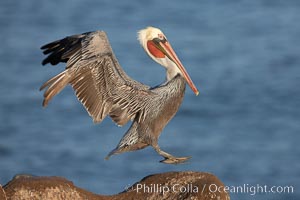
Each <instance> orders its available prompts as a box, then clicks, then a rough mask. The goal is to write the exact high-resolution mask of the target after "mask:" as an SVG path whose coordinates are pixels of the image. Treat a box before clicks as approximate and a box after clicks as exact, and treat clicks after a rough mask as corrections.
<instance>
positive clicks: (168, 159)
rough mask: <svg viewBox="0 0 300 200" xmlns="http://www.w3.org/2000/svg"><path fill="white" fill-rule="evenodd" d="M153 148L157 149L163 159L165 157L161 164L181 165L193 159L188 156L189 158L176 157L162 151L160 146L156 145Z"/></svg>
mask: <svg viewBox="0 0 300 200" xmlns="http://www.w3.org/2000/svg"><path fill="white" fill-rule="evenodd" d="M153 148H154V149H155V151H156V152H157V153H158V154H159V155H161V156H162V157H164V158H165V159H164V160H161V161H160V162H163V163H166V164H179V163H184V162H185V161H187V160H188V159H190V158H191V156H187V157H175V156H173V155H171V154H169V153H167V152H165V151H163V150H161V149H160V148H159V146H158V145H154V146H153Z"/></svg>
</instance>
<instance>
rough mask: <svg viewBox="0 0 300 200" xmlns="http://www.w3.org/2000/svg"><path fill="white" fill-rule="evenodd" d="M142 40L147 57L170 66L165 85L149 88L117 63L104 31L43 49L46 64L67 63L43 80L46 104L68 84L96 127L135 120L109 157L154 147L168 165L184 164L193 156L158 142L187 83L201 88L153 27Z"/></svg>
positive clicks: (71, 37)
mask: <svg viewBox="0 0 300 200" xmlns="http://www.w3.org/2000/svg"><path fill="white" fill-rule="evenodd" d="M138 40H139V42H140V43H141V45H142V46H143V48H144V50H145V51H146V52H147V54H148V55H149V56H150V57H151V58H152V59H153V60H155V61H156V62H157V63H159V64H161V65H162V66H164V67H165V68H166V72H167V74H166V76H167V77H166V81H165V82H164V83H163V84H161V85H159V86H156V87H149V86H146V85H143V84H142V83H139V82H137V81H135V80H133V79H131V78H130V77H129V76H128V75H127V74H126V73H125V72H124V71H123V69H122V68H121V66H120V65H119V63H118V61H117V59H116V57H115V55H114V53H113V51H112V49H111V46H110V44H109V41H108V39H107V36H106V34H105V32H103V31H95V32H87V33H83V34H78V35H73V36H69V37H66V38H64V39H61V40H57V41H54V42H51V43H49V44H46V45H44V46H43V47H41V49H43V50H44V51H43V53H44V54H49V55H48V57H47V58H46V59H44V60H43V62H42V64H43V65H45V64H47V63H51V64H52V65H56V64H58V63H59V62H66V63H67V64H66V69H65V70H64V71H63V72H61V73H60V74H58V75H56V76H54V77H53V78H51V79H50V80H48V81H47V82H45V83H44V84H43V85H42V86H41V88H40V90H43V89H44V88H47V89H46V91H45V93H44V101H43V106H47V104H48V102H49V101H50V100H51V99H52V97H54V96H55V95H56V94H58V93H59V92H60V91H61V90H62V89H63V88H64V87H65V86H66V85H68V84H70V85H71V86H72V87H73V89H74V90H75V94H76V96H77V98H78V99H79V101H80V102H81V103H82V104H83V106H84V107H85V109H86V110H87V112H88V113H89V115H90V116H91V117H92V118H93V121H94V122H95V123H99V122H101V121H102V120H103V119H104V118H105V117H106V116H107V115H109V116H110V117H111V118H112V120H113V121H114V122H115V123H116V124H117V125H119V126H122V125H124V124H126V123H127V122H128V121H129V120H131V121H133V122H132V124H131V127H130V128H129V130H128V131H127V132H126V133H125V134H124V136H123V138H122V139H121V141H120V142H119V144H118V145H117V147H116V148H115V149H114V150H112V151H111V152H110V153H109V154H108V156H107V157H106V159H108V158H109V157H110V156H111V155H113V154H119V153H123V152H127V151H135V150H139V149H143V148H145V147H147V146H149V145H150V146H152V147H153V148H154V149H155V150H156V152H157V153H158V154H160V155H161V156H163V157H164V158H165V159H164V160H162V161H161V162H164V163H172V164H174V163H181V162H184V161H186V160H187V159H189V158H190V157H174V156H172V155H170V154H168V153H166V152H164V151H162V150H161V149H160V147H159V146H158V138H159V135H160V133H161V131H162V130H163V128H164V127H165V126H166V124H167V123H168V122H169V121H170V120H171V118H173V116H174V115H175V113H176V112H177V110H178V108H179V106H180V104H181V102H182V100H183V96H184V92H185V84H186V83H188V84H189V86H190V87H191V89H192V90H193V92H194V93H195V94H196V95H198V93H199V92H198V90H197V88H196V87H195V85H194V84H193V82H192V80H191V78H190V76H189V75H188V73H187V71H186V70H185V68H184V67H183V65H182V64H181V62H180V60H179V59H178V57H177V55H176V54H175V52H174V50H173V49H172V47H171V45H170V43H169V41H168V40H167V37H166V36H165V34H163V32H162V31H161V30H159V29H157V28H154V27H148V28H146V29H143V30H140V31H139V32H138Z"/></svg>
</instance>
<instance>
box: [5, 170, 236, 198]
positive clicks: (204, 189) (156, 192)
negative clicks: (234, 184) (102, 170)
mask: <svg viewBox="0 0 300 200" xmlns="http://www.w3.org/2000/svg"><path fill="white" fill-rule="evenodd" d="M210 185H213V186H214V187H213V188H214V189H215V188H216V187H220V186H221V187H222V186H224V185H223V183H222V182H221V181H220V180H219V179H218V178H217V177H216V176H214V175H212V174H209V173H204V172H190V171H189V172H167V173H162V174H154V175H150V176H147V177H145V178H143V179H142V180H141V181H139V182H137V183H135V184H134V185H132V186H130V187H129V188H128V189H127V190H125V191H123V192H121V193H119V194H116V195H111V196H104V195H97V194H93V193H91V192H89V191H86V190H83V189H81V188H78V187H76V186H75V185H74V184H73V183H72V182H71V181H69V180H67V179H64V178H60V177H35V176H30V175H18V176H15V177H14V178H13V179H12V180H11V181H10V182H9V183H7V184H6V185H5V186H4V187H3V189H4V191H5V193H3V191H2V190H1V189H2V188H0V200H2V199H6V197H7V199H9V200H15V199H24V200H27V199H28V200H29V199H30V200H35V199H44V200H47V199H51V200H56V199H57V200H62V199H63V200H68V199H72V200H73V199H76V200H81V199H89V200H102V199H104V200H110V199H111V200H120V199H126V200H127V199H149V200H150V199H198V200H208V199H209V200H213V199H215V200H229V199H230V198H229V194H227V193H226V192H222V191H220V192H218V191H217V192H214V191H209V186H210ZM1 192H2V193H1ZM5 194H6V197H5ZM1 195H2V196H1Z"/></svg>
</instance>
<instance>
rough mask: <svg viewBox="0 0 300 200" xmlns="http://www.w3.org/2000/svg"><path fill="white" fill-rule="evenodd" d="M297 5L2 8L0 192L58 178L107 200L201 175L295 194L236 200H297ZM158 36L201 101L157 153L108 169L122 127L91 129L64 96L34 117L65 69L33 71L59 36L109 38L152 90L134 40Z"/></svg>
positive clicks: (126, 158) (190, 97)
mask: <svg viewBox="0 0 300 200" xmlns="http://www.w3.org/2000/svg"><path fill="white" fill-rule="evenodd" d="M299 22H300V1H298V0H288V1H285V0H282V1H280V0H272V1H269V0H253V1H246V0H240V1H237V0H226V1H221V0H216V1H179V0H174V1H158V0H155V1H137V0H136V1H130V3H129V1H110V0H107V1H102V0H87V1H79V0H74V1H58V0H53V1H40V0H26V1H16V0H10V1H1V2H0V27H1V28H0V39H1V47H0V94H1V97H0V184H2V185H3V184H5V183H6V182H7V181H9V180H10V179H11V178H12V177H13V176H14V175H15V174H20V173H26V174H34V175H38V176H64V177H66V178H68V179H69V180H71V181H73V182H74V183H75V184H76V185H78V186H80V187H82V188H85V189H88V190H91V191H92V192H96V193H102V194H114V193H117V192H120V191H122V190H124V188H125V187H126V186H128V185H130V184H133V183H134V182H136V181H138V180H140V179H141V178H143V177H144V176H146V175H149V174H153V173H161V172H167V171H181V170H193V171H206V172H210V173H213V174H215V175H216V176H218V177H219V178H220V179H221V180H222V181H223V182H224V184H225V185H227V186H243V185H244V184H249V186H251V185H257V184H259V185H267V186H268V187H271V186H273V185H275V186H293V187H294V192H293V193H290V194H288V193H280V194H278V193H277V194H271V193H262V194H256V195H250V194H249V193H248V194H231V196H232V199H244V200H247V199H280V200H282V199H289V200H291V199H300V192H299V190H300V181H299V180H300V161H299V160H300V147H299V146H300V145H299V142H300V123H299V121H300V25H299ZM149 25H152V26H156V27H159V28H161V29H162V30H163V31H164V33H165V34H166V35H167V37H168V39H169V41H170V42H171V44H172V46H173V47H174V49H175V51H176V52H177V54H178V56H179V57H180V59H181V61H182V62H183V64H184V65H185V66H186V68H187V70H188V72H189V73H190V75H191V77H192V79H193V81H194V83H195V84H196V85H197V87H198V88H199V91H200V95H199V96H197V97H196V96H195V95H194V94H193V93H192V91H191V90H190V88H187V91H186V96H185V99H184V102H183V104H182V106H181V108H180V110H179V112H178V113H177V115H176V117H175V118H174V119H173V120H172V121H171V122H170V123H169V124H168V126H167V127H166V129H165V130H164V131H163V133H162V135H161V137H160V140H159V144H160V146H161V147H162V149H164V150H165V151H167V152H170V153H172V154H174V155H177V156H192V159H191V160H190V162H188V163H186V164H182V165H176V166H174V165H165V164H161V163H159V162H158V161H159V160H160V159H161V157H159V156H158V155H157V154H156V152H155V151H154V150H153V149H152V148H147V149H144V150H141V151H137V152H133V153H125V154H121V155H117V156H114V157H112V158H111V159H110V160H109V161H105V160H104V157H105V156H106V155H107V153H108V152H109V151H110V150H112V149H113V148H114V147H115V146H116V145H117V143H118V142H119V140H120V138H121V137H122V135H123V133H125V131H126V130H127V128H128V125H127V126H126V127H124V128H118V127H116V126H115V125H114V123H113V122H112V121H111V120H110V119H109V118H107V119H105V120H104V121H103V123H101V124H99V125H94V124H93V123H92V120H91V118H90V117H89V116H88V114H87V113H86V111H85V110H84V108H83V107H82V106H81V104H80V103H79V102H78V101H77V99H76V97H75V96H74V94H73V91H72V89H71V88H70V87H68V88H66V89H65V90H64V91H63V92H62V93H60V94H59V95H57V96H56V97H55V98H54V99H53V101H52V102H50V105H49V106H48V107H47V108H46V109H43V108H42V106H41V102H42V99H43V97H42V93H41V92H39V90H38V89H39V87H40V85H41V84H42V83H43V82H44V81H46V80H48V79H49V78H50V77H52V76H53V75H55V74H57V73H59V72H60V71H62V70H63V68H64V65H59V66H56V67H52V66H45V67H44V66H41V60H42V59H43V58H44V57H43V55H42V53H41V51H40V50H39V47H40V46H41V45H43V44H45V43H47V42H51V41H53V40H56V39H60V38H62V37H64V36H66V35H72V34H76V33H82V32H86V31H91V30H105V31H106V32H107V34H108V36H109V39H110V42H111V45H112V47H113V49H114V52H115V54H116V56H117V58H118V60H119V62H120V63H121V65H122V67H123V68H124V70H125V71H126V73H128V74H129V75H130V76H131V77H132V78H134V79H136V80H138V81H140V82H143V83H145V84H148V85H151V86H154V85H157V84H159V83H161V82H162V81H163V80H164V78H165V72H164V69H163V68H162V67H160V66H158V65H157V64H156V63H154V62H153V61H152V60H151V59H149V58H148V56H147V55H146V54H145V53H144V51H143V49H142V48H141V47H140V45H139V44H138V41H137V40H136V32H137V31H138V30H139V29H142V28H144V27H146V26H149Z"/></svg>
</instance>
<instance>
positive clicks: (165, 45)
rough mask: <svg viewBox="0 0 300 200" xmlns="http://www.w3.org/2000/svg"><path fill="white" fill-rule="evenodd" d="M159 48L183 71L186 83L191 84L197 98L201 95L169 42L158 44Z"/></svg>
mask: <svg viewBox="0 0 300 200" xmlns="http://www.w3.org/2000/svg"><path fill="white" fill-rule="evenodd" d="M158 48H159V49H160V50H161V51H162V52H163V53H164V54H165V55H166V56H167V57H168V58H169V59H170V60H171V61H173V62H174V63H175V64H176V65H177V67H178V68H179V70H180V71H181V73H182V75H183V77H184V78H185V80H186V82H187V83H188V84H189V86H190V87H191V89H192V90H193V92H194V93H195V94H196V96H197V95H198V94H199V91H198V89H197V88H196V86H195V84H194V83H193V81H192V79H191V77H190V76H189V74H188V73H187V71H186V69H185V67H184V66H183V65H182V63H181V62H180V60H179V59H178V57H177V55H176V53H175V51H174V50H173V48H172V46H171V45H170V44H169V42H168V41H166V40H165V41H163V42H162V41H161V42H159V43H158Z"/></svg>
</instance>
